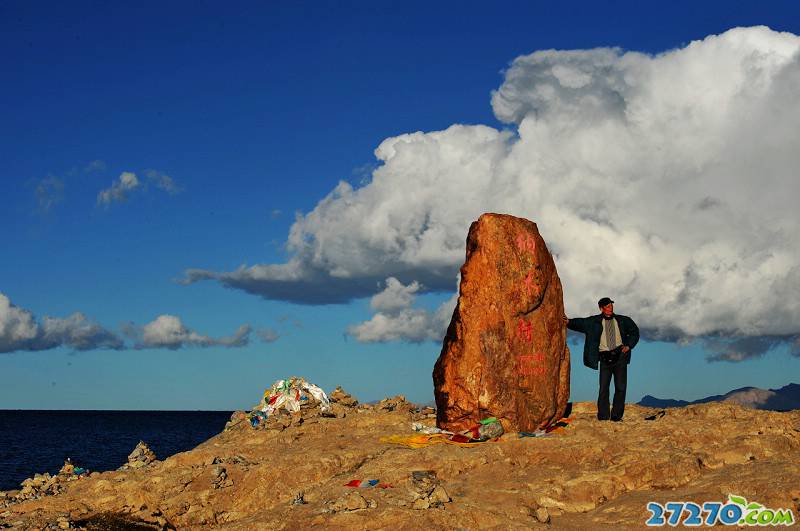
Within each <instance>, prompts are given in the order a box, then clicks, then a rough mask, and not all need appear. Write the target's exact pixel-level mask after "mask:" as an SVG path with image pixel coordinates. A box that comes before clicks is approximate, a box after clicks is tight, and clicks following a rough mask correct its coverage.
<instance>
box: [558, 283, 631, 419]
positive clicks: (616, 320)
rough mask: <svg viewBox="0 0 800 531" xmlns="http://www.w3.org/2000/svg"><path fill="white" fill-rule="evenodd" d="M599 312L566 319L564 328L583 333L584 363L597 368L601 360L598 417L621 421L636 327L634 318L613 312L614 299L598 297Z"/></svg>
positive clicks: (565, 317)
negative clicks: (611, 398) (611, 402)
mask: <svg viewBox="0 0 800 531" xmlns="http://www.w3.org/2000/svg"><path fill="white" fill-rule="evenodd" d="M597 305H598V306H599V307H600V314H598V315H592V316H591V317H579V318H575V319H569V318H567V316H566V315H565V316H564V321H565V323H566V325H567V328H569V329H570V330H574V331H576V332H582V333H584V334H586V341H585V342H584V344H583V364H584V365H586V366H587V367H589V368H592V369H595V370H597V365H598V361H599V362H600V392H599V393H598V395H597V418H598V419H599V420H609V419H611V420H613V421H617V422H619V421H621V420H622V415H623V414H624V413H625V391H626V389H627V385H628V364H629V363H630V362H631V349H633V347H635V346H636V343H638V342H639V327H638V326H636V323H634V322H633V319H631V318H630V317H627V316H625V315H618V314H615V313H614V301H612V300H611V299H609V298H608V297H603V298H602V299H600V300H599V301H597ZM612 375H613V376H614V405H613V406H612V407H611V412H610V413H609V405H608V395H609V388H610V386H611V376H612Z"/></svg>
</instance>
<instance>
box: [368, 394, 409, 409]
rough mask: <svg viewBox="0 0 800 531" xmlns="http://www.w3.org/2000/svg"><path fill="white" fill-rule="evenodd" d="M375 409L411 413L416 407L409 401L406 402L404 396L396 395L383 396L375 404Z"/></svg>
mask: <svg viewBox="0 0 800 531" xmlns="http://www.w3.org/2000/svg"><path fill="white" fill-rule="evenodd" d="M375 409H376V410H378V411H404V412H407V413H411V412H413V411H414V410H415V409H416V407H414V404H412V403H411V402H408V401H407V400H406V397H405V396H403V395H397V396H393V397H392V398H384V399H383V400H381V401H380V402H378V403H377V404H375Z"/></svg>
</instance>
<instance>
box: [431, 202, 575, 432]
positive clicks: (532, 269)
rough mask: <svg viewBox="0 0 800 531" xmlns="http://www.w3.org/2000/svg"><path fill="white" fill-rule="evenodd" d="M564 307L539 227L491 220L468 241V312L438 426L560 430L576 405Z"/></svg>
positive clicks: (457, 336) (442, 388)
mask: <svg viewBox="0 0 800 531" xmlns="http://www.w3.org/2000/svg"><path fill="white" fill-rule="evenodd" d="M563 315H564V299H563V295H562V291H561V280H559V278H558V273H557V272H556V266H555V263H554V262H553V257H552V256H551V255H550V252H549V251H548V250H547V246H546V245H545V243H544V240H543V239H542V237H541V236H540V235H539V230H538V228H537V227H536V224H535V223H533V222H532V221H528V220H527V219H522V218H517V217H514V216H509V215H504V214H483V215H482V216H481V217H480V218H479V219H478V221H475V222H473V223H472V226H471V227H470V228H469V234H468V236H467V259H466V262H464V265H463V266H462V267H461V285H460V286H459V295H458V304H457V305H456V309H455V311H454V312H453V318H452V320H451V321H450V326H449V327H448V329H447V336H446V337H445V338H444V345H443V346H442V352H441V354H440V355H439V359H438V360H437V362H436V366H435V367H434V370H433V384H434V393H435V396H436V407H437V416H436V423H437V425H438V426H439V427H440V428H444V429H449V430H462V429H466V428H468V427H470V426H471V425H473V424H475V423H476V422H477V421H479V420H481V419H484V418H486V417H497V418H498V419H500V420H501V422H502V423H503V427H504V428H505V429H506V430H507V431H534V430H536V429H538V428H542V427H544V426H547V425H548V424H550V423H552V422H554V421H556V420H558V419H559V418H561V417H562V415H563V414H564V411H565V409H566V407H567V401H568V400H569V350H568V348H567V341H566V329H565V325H564V322H563V319H562V317H563Z"/></svg>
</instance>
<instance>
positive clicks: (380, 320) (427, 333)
mask: <svg viewBox="0 0 800 531" xmlns="http://www.w3.org/2000/svg"><path fill="white" fill-rule="evenodd" d="M419 287H420V286H419V284H418V283H416V282H414V283H412V284H410V285H408V286H404V285H403V284H402V283H401V282H400V281H399V280H397V279H396V278H394V277H389V278H387V279H386V287H385V288H384V290H383V291H381V292H379V293H377V294H376V295H374V296H373V297H372V299H371V300H370V306H371V307H372V309H373V310H375V312H376V313H375V314H374V315H373V316H372V318H371V319H370V320H368V321H365V322H363V323H359V324H356V325H352V326H350V327H348V330H347V333H348V334H349V335H351V336H353V337H354V338H356V340H358V341H360V342H362V343H375V342H386V341H396V340H403V341H409V342H412V343H421V342H423V341H441V340H442V338H444V334H445V332H446V331H447V325H448V324H449V323H450V317H451V316H452V315H453V309H454V308H455V306H456V300H457V297H456V296H455V295H453V297H451V298H450V299H449V300H447V301H445V302H443V303H442V304H441V305H440V306H439V308H437V309H436V311H433V312H430V311H428V310H426V309H424V308H413V307H412V306H413V304H414V301H415V299H416V295H415V293H416V292H417V290H418V289H419Z"/></svg>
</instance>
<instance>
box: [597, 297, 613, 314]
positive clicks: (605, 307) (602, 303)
mask: <svg viewBox="0 0 800 531" xmlns="http://www.w3.org/2000/svg"><path fill="white" fill-rule="evenodd" d="M597 305H598V306H599V307H600V311H601V312H602V313H603V316H605V317H611V316H612V315H613V314H614V301H612V300H611V299H609V298H608V297H603V298H602V299H600V300H599V301H597Z"/></svg>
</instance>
